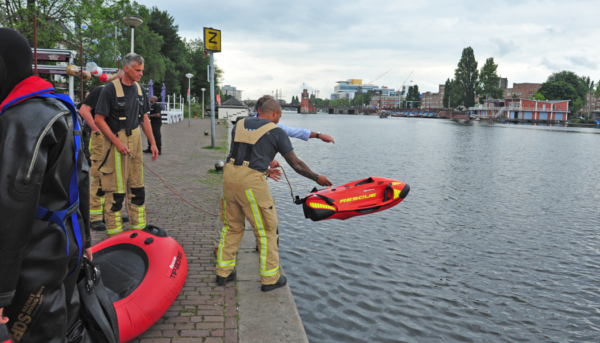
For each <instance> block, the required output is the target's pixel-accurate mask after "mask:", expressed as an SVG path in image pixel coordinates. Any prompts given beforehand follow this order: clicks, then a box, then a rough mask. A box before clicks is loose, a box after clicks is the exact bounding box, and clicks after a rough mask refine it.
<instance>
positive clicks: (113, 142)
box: [95, 53, 158, 236]
mask: <svg viewBox="0 0 600 343" xmlns="http://www.w3.org/2000/svg"><path fill="white" fill-rule="evenodd" d="M123 70H124V72H125V74H124V75H123V77H122V78H121V79H118V80H115V81H113V82H111V83H108V84H107V85H106V86H105V87H104V89H103V90H102V94H101V95H100V99H99V100H98V106H97V108H96V118H95V122H96V125H97V126H98V127H99V128H100V131H102V133H103V134H104V144H103V153H102V162H101V163H100V167H99V168H98V170H99V171H100V173H101V184H102V190H103V191H104V202H105V206H104V219H105V220H106V232H107V234H108V235H109V236H113V235H116V234H119V233H121V232H123V222H122V217H121V212H120V211H121V209H122V208H123V203H124V202H125V200H126V199H125V196H126V194H127V195H128V198H129V199H127V202H128V204H129V211H130V213H129V226H130V228H131V229H133V230H140V229H143V228H145V227H146V206H145V204H144V203H145V198H146V195H145V189H144V168H143V165H142V162H141V161H140V160H138V159H137V158H136V157H135V156H137V157H139V158H140V159H141V158H142V136H141V133H140V128H139V126H140V124H141V126H142V129H143V130H144V133H145V134H146V136H147V137H148V140H149V141H150V145H151V146H150V149H151V151H152V161H154V160H156V158H157V157H158V149H157V148H156V143H155V142H154V136H153V135H152V127H151V126H150V121H149V120H148V115H147V112H148V111H149V110H150V103H149V101H148V95H147V93H146V90H145V89H143V88H142V86H140V84H139V83H138V81H139V80H140V79H141V77H142V75H143V71H144V59H143V58H142V56H139V55H137V54H135V53H130V54H128V55H127V56H125V57H124V58H123Z"/></svg>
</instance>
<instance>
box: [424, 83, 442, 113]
mask: <svg viewBox="0 0 600 343" xmlns="http://www.w3.org/2000/svg"><path fill="white" fill-rule="evenodd" d="M439 87H440V88H439V91H438V92H437V93H431V92H425V93H422V94H421V107H422V108H443V107H444V105H443V104H442V100H443V99H444V87H445V85H440V86H439Z"/></svg>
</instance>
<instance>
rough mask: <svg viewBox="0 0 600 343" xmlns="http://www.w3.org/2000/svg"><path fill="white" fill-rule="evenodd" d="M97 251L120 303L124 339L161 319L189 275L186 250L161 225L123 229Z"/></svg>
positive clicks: (107, 281) (111, 292)
mask: <svg viewBox="0 0 600 343" xmlns="http://www.w3.org/2000/svg"><path fill="white" fill-rule="evenodd" d="M92 251H93V253H94V263H95V264H96V265H97V266H98V267H99V268H100V270H101V271H102V282H103V283H104V286H105V288H106V291H107V293H108V295H109V297H110V299H111V301H112V302H113V304H114V306H115V310H116V313H117V319H118V322H119V336H120V339H121V342H123V343H124V342H128V341H130V340H132V339H134V338H136V337H138V336H139V335H141V334H142V333H143V332H144V331H146V330H148V328H150V326H152V325H153V324H154V323H155V322H156V321H157V320H158V319H160V318H161V317H162V315H163V314H164V313H165V312H166V311H167V309H169V307H170V306H171V304H172V303H173V301H175V299H176V298H177V296H178V295H179V292H180V291H181V288H182V287H183V284H184V283H185V279H186V277H187V273H188V265H187V259H186V257H185V253H184V251H183V248H182V247H181V245H179V243H177V241H175V240H174V239H173V238H171V237H169V236H168V235H167V234H166V233H165V231H164V230H163V229H162V228H160V227H158V226H154V225H148V226H147V227H146V228H145V229H144V230H133V231H128V232H124V233H122V234H119V235H117V236H114V237H111V238H109V239H107V240H105V241H102V242H100V243H98V244H96V245H95V246H93V247H92Z"/></svg>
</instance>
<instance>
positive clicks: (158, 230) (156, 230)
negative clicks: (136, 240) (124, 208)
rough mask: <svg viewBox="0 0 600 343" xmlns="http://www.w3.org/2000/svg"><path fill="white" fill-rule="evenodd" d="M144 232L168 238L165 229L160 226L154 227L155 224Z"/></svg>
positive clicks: (147, 227)
mask: <svg viewBox="0 0 600 343" xmlns="http://www.w3.org/2000/svg"><path fill="white" fill-rule="evenodd" d="M142 231H145V232H148V233H149V234H152V235H154V236H156V237H167V236H168V235H167V232H166V231H165V229H163V228H162V227H160V226H156V225H153V224H148V225H146V227H145V228H144V229H143V230H142Z"/></svg>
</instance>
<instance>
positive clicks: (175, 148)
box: [92, 119, 238, 343]
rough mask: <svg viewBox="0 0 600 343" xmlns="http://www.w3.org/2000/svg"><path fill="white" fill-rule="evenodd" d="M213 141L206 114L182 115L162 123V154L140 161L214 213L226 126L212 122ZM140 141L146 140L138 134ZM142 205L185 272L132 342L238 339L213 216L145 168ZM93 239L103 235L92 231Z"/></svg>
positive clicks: (235, 314)
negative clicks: (173, 294) (175, 248)
mask: <svg viewBox="0 0 600 343" xmlns="http://www.w3.org/2000/svg"><path fill="white" fill-rule="evenodd" d="M215 129H216V145H217V147H222V149H217V150H212V149H203V147H205V146H210V144H211V139H210V136H205V135H204V131H208V132H210V120H209V119H192V126H191V127H188V121H187V119H184V121H182V122H179V123H177V124H171V125H163V126H162V141H163V148H162V155H160V156H159V157H158V159H157V160H156V161H155V162H152V161H151V159H150V155H148V154H145V155H144V162H145V163H146V164H148V165H149V166H150V168H152V170H154V171H155V172H157V173H158V174H159V175H161V176H162V177H163V179H164V180H165V181H166V182H167V184H168V185H169V186H170V187H171V188H173V189H174V190H175V191H176V192H178V193H179V194H180V195H181V196H183V197H185V198H186V199H188V200H189V201H190V202H192V203H193V204H195V205H196V206H199V207H201V208H203V209H205V210H207V211H209V212H212V213H216V214H218V213H219V199H220V198H221V196H222V174H215V173H210V172H209V170H210V169H214V163H215V161H217V160H224V157H225V151H226V150H225V144H226V140H227V127H226V126H225V125H223V122H221V125H216V126H215ZM142 139H143V146H144V148H145V147H146V146H147V143H146V142H147V141H146V139H145V138H144V137H143V138H142ZM144 183H145V186H146V211H147V217H148V223H151V224H155V225H158V226H160V227H162V228H164V229H165V230H166V231H167V233H168V234H169V235H171V236H172V237H173V238H175V239H176V240H177V241H178V242H179V244H181V245H182V246H183V249H184V250H185V253H186V256H187V260H188V268H189V271H188V277H187V280H186V283H185V285H184V287H183V289H182V290H181V293H180V294H179V297H178V298H177V300H175V302H174V303H173V305H172V306H171V307H170V308H169V310H168V311H167V312H166V313H165V314H164V316H163V317H162V319H160V320H158V322H156V323H155V324H154V325H153V326H152V327H151V328H150V329H148V331H146V332H145V333H144V334H142V335H141V336H140V337H138V338H136V339H134V340H133V341H132V342H136V343H188V342H190V343H191V342H194V343H196V342H204V343H220V342H225V343H234V342H238V311H237V300H236V298H237V292H236V288H235V283H228V285H227V286H225V287H218V286H217V285H216V283H215V265H214V253H213V248H214V239H215V237H216V231H215V229H217V228H220V225H221V223H220V222H219V218H218V217H214V216H211V215H208V214H206V213H204V212H201V211H198V210H196V209H194V208H193V207H191V206H190V205H188V204H186V203H185V202H183V201H182V200H181V199H179V198H178V197H176V196H175V195H174V194H173V193H171V192H170V191H169V190H168V189H167V188H166V187H165V186H164V185H163V184H162V182H161V181H160V180H159V179H158V178H157V177H156V176H155V175H154V174H152V173H151V172H150V171H148V170H147V169H146V170H145V171H144ZM92 238H93V243H94V244H95V243H98V242H99V241H101V240H103V239H105V238H106V235H105V233H94V234H93V235H92Z"/></svg>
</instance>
